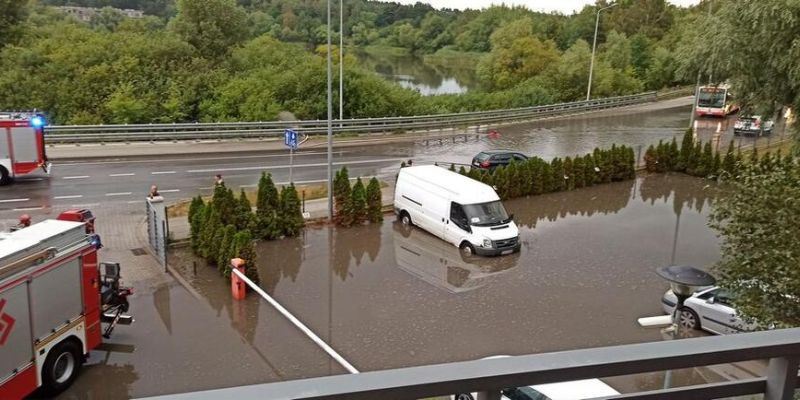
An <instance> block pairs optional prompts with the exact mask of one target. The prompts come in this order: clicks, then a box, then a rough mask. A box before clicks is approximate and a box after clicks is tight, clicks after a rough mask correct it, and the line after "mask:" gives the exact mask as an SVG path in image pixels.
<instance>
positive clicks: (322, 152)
mask: <svg viewBox="0 0 800 400" xmlns="http://www.w3.org/2000/svg"><path fill="white" fill-rule="evenodd" d="M223 153H224V152H223ZM347 153H352V152H351V151H334V152H333V154H336V155H342V154H347ZM209 154H219V153H209ZM322 154H328V153H326V152H324V151H309V152H303V151H301V152H297V153H294V156H295V157H301V156H315V155H322ZM274 157H289V154H269V155H258V156H231V157H204V158H173V159H166V160H165V159H163V158H159V159H151V160H126V161H95V162H85V163H82V162H65V163H59V164H57V165H59V166H66V167H68V166H74V165H103V164H136V163H138V164H142V163H148V164H152V163H153V162H158V163H167V162H175V161H220V160H241V159H244V158H274Z"/></svg>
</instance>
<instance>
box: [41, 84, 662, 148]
mask: <svg viewBox="0 0 800 400" xmlns="http://www.w3.org/2000/svg"><path fill="white" fill-rule="evenodd" d="M657 98H658V96H657V92H646V93H640V94H635V95H630V96H619V97H609V98H602V99H595V100H589V101H576V102H571V103H561V104H553V105H544V106H535V107H524V108H514V109H503V110H491V111H474V112H465V113H450V114H435V115H423V116H410V117H390V118H359V119H346V120H335V121H333V132H334V133H341V132H352V133H382V132H393V131H403V132H409V131H425V130H436V129H445V128H469V127H475V126H480V125H485V124H492V123H501V122H502V123H509V122H516V121H527V120H533V119H537V118H543V117H548V116H554V115H563V114H569V113H574V112H583V111H594V110H601V109H605V108H613V107H622V106H627V105H633V104H640V103H645V102H650V101H655V100H656V99H657ZM288 127H293V128H296V129H300V130H302V132H303V133H304V134H307V135H315V134H324V133H327V121H326V120H304V121H269V122H224V123H180V124H178V123H175V124H137V125H56V126H50V127H48V128H47V135H46V138H45V140H46V142H47V143H48V144H54V143H103V142H136V141H165V140H167V141H169V140H209V139H257V138H268V137H278V136H281V135H283V131H284V129H286V128H288Z"/></svg>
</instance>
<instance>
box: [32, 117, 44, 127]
mask: <svg viewBox="0 0 800 400" xmlns="http://www.w3.org/2000/svg"><path fill="white" fill-rule="evenodd" d="M31 126H32V127H34V128H41V127H43V126H44V118H42V117H41V116H38V115H37V116H35V117H33V118H31Z"/></svg>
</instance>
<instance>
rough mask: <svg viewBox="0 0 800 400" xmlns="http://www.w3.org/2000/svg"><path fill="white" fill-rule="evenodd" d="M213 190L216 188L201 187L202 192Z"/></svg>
mask: <svg viewBox="0 0 800 400" xmlns="http://www.w3.org/2000/svg"><path fill="white" fill-rule="evenodd" d="M211 189H214V187H213V186H209V187H201V188H200V190H211Z"/></svg>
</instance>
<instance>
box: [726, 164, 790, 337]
mask: <svg viewBox="0 0 800 400" xmlns="http://www.w3.org/2000/svg"><path fill="white" fill-rule="evenodd" d="M740 174H741V177H739V178H736V179H732V180H729V181H728V184H729V185H730V186H731V187H730V191H729V192H728V194H727V195H726V196H720V197H719V198H717V200H716V201H715V204H714V210H713V211H712V213H711V222H710V225H711V226H712V227H713V228H714V229H716V230H717V231H718V232H719V233H720V235H721V237H722V258H721V260H720V261H719V262H718V263H717V264H716V266H715V268H714V270H715V271H716V275H717V277H718V278H719V284H720V285H721V286H722V287H725V288H727V289H728V290H730V291H731V292H732V294H733V296H732V298H733V299H734V304H735V306H736V308H737V310H739V311H740V312H741V313H742V314H743V315H744V316H745V317H750V318H753V319H755V320H756V321H757V322H759V323H760V326H762V327H766V326H768V325H769V324H776V325H777V326H779V327H792V326H798V325H800V306H798V303H797V298H798V296H800V269H798V268H796V266H797V265H798V264H800V247H799V246H797V245H796V242H797V237H798V236H800V224H798V223H797V216H798V215H800V167H798V164H797V163H795V162H789V163H780V164H778V165H777V166H776V167H775V168H773V169H771V170H768V171H767V170H764V169H763V168H762V167H761V166H760V165H757V164H749V165H748V166H746V167H745V168H743V170H742V171H741V172H740Z"/></svg>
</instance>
